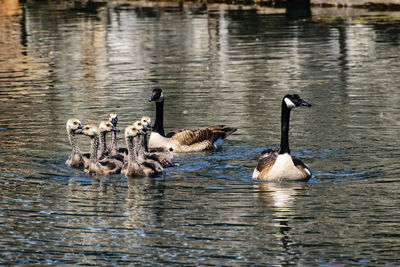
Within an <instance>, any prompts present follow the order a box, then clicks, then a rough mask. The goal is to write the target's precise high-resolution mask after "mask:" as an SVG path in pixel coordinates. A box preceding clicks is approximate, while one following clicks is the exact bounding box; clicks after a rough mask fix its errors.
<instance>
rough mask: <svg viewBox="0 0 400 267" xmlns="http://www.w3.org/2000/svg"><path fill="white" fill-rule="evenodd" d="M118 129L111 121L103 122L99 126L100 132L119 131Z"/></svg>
mask: <svg viewBox="0 0 400 267" xmlns="http://www.w3.org/2000/svg"><path fill="white" fill-rule="evenodd" d="M117 130H118V129H117V128H116V127H115V126H114V124H113V123H111V122H110V121H102V122H100V125H99V132H101V133H102V132H107V133H108V132H111V131H117Z"/></svg>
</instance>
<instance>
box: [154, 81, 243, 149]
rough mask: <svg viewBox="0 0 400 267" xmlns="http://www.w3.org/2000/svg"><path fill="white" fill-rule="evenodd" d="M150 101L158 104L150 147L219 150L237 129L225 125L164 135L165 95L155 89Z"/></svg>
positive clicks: (176, 131) (182, 130) (183, 130)
mask: <svg viewBox="0 0 400 267" xmlns="http://www.w3.org/2000/svg"><path fill="white" fill-rule="evenodd" d="M149 101H150V102H151V101H155V102H156V121H155V123H154V127H153V131H152V132H151V135H150V140H149V147H166V148H168V149H170V148H171V149H173V151H174V152H192V151H203V150H210V149H215V148H218V147H220V146H221V145H222V143H223V141H224V139H225V138H226V137H228V136H229V135H231V134H232V133H234V132H235V131H236V130H237V129H236V128H233V127H226V126H225V125H213V126H208V127H203V128H200V129H193V130H190V129H181V130H175V131H172V132H169V133H167V134H165V133H164V125H163V123H164V122H163V120H164V93H163V91H162V90H161V89H159V88H155V89H153V93H152V95H151V97H150V98H149Z"/></svg>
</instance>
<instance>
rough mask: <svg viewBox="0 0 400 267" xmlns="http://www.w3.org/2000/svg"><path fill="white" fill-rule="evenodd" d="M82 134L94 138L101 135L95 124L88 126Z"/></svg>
mask: <svg viewBox="0 0 400 267" xmlns="http://www.w3.org/2000/svg"><path fill="white" fill-rule="evenodd" d="M82 134H84V135H87V136H90V137H94V136H96V135H99V134H100V131H99V128H97V126H96V125H94V124H87V125H85V126H84V127H83V128H82Z"/></svg>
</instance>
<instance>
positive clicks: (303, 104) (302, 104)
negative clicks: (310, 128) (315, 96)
mask: <svg viewBox="0 0 400 267" xmlns="http://www.w3.org/2000/svg"><path fill="white" fill-rule="evenodd" d="M301 106H305V107H309V108H311V104H310V103H308V102H306V101H304V100H301Z"/></svg>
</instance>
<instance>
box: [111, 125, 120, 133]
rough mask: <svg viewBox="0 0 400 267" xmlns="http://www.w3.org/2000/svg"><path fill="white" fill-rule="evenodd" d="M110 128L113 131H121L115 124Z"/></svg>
mask: <svg viewBox="0 0 400 267" xmlns="http://www.w3.org/2000/svg"><path fill="white" fill-rule="evenodd" d="M112 130H113V131H114V132H120V131H121V130H120V129H118V128H117V127H115V126H114V127H113V128H112Z"/></svg>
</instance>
